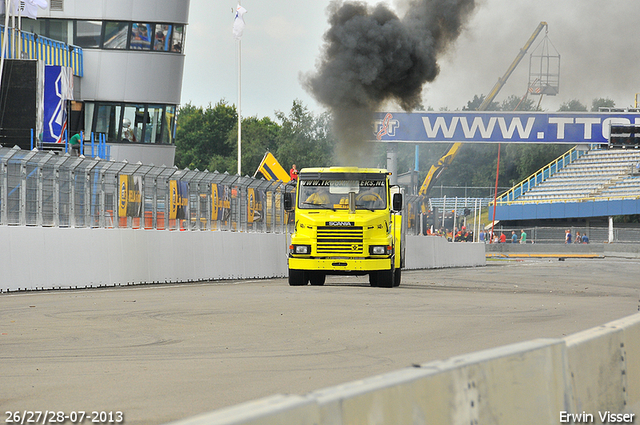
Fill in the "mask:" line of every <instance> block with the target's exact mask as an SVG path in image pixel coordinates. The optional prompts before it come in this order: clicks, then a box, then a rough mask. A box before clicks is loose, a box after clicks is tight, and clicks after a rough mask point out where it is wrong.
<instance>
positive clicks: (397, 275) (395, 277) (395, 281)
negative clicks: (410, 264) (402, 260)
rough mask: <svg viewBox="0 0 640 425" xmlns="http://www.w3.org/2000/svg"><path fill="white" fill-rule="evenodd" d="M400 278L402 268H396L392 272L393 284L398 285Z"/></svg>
mask: <svg viewBox="0 0 640 425" xmlns="http://www.w3.org/2000/svg"><path fill="white" fill-rule="evenodd" d="M401 280H402V269H396V271H395V272H394V273H393V286H400V281H401Z"/></svg>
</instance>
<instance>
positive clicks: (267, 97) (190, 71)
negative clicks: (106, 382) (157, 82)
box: [182, 0, 640, 118]
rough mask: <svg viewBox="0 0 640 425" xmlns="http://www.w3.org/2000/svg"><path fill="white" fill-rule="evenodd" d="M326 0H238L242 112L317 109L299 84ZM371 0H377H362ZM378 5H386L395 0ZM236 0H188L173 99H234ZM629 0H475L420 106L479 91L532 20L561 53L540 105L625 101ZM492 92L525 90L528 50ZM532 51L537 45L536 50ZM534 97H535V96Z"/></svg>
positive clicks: (321, 29)
mask: <svg viewBox="0 0 640 425" xmlns="http://www.w3.org/2000/svg"><path fill="white" fill-rule="evenodd" d="M329 3H330V1H329V0H294V1H291V0H287V1H285V0H270V1H266V0H242V1H241V4H242V6H243V7H244V8H245V9H247V13H246V15H245V22H246V27H245V31H244V35H243V36H242V74H241V75H242V115H243V116H245V117H247V116H258V117H259V118H262V117H265V116H269V117H272V118H274V117H275V114H274V112H275V111H282V112H285V113H288V112H289V110H290V109H291V106H292V104H293V101H294V99H300V100H301V101H302V102H303V104H304V105H306V106H307V107H308V108H309V109H310V110H311V111H312V112H314V113H319V112H321V111H323V110H324V109H323V107H322V106H321V105H319V104H318V103H317V102H316V101H315V100H314V99H313V97H311V95H309V94H308V93H307V92H306V91H305V90H304V89H303V87H302V85H301V84H300V74H301V73H308V72H310V71H313V70H314V69H315V66H316V63H317V59H318V57H319V56H320V51H321V47H322V44H323V38H322V37H323V34H324V33H325V31H326V30H327V29H328V23H327V14H326V8H327V5H328V4H329ZM367 3H370V4H376V3H379V1H374V0H367ZM383 3H387V4H388V5H389V7H390V8H392V9H395V7H394V5H395V0H393V1H392V0H390V1H388V2H383ZM236 5H237V0H215V1H210V0H191V7H190V13H189V26H188V29H187V41H186V45H185V54H186V59H185V68H184V79H183V84H182V104H186V103H188V102H191V103H192V104H194V105H196V106H206V105H207V104H208V103H209V102H211V103H212V104H215V103H216V102H218V101H220V100H221V99H226V100H227V102H228V103H230V104H234V105H237V103H238V65H237V42H236V40H235V39H234V38H233V36H232V33H231V29H232V24H233V18H234V14H233V13H232V9H235V7H236ZM638 16H640V1H638V0H615V1H612V0H535V1H531V0H479V1H478V2H477V6H476V9H475V11H474V12H473V14H472V15H471V18H470V19H469V21H468V23H467V25H466V27H465V30H464V31H463V33H462V35H461V36H460V37H459V39H458V40H457V42H456V43H455V44H454V45H453V46H451V48H450V49H449V51H448V52H447V54H446V55H445V56H443V57H442V58H440V60H439V64H440V68H441V71H440V74H439V76H438V77H437V78H436V79H435V81H434V82H433V83H428V84H426V85H425V87H424V90H423V104H424V105H425V106H426V107H432V108H434V109H435V110H438V109H440V108H443V107H447V108H449V109H450V110H456V109H462V107H463V106H465V105H466V103H467V101H469V100H471V99H472V98H473V96H474V95H476V94H477V95H480V94H487V93H488V92H489V91H490V90H491V88H492V87H493V85H494V84H495V83H496V81H497V80H498V78H499V77H501V76H502V75H503V74H504V73H505V71H506V70H507V68H508V67H509V65H510V64H511V62H512V61H513V60H514V58H515V57H516V55H517V54H518V52H519V50H520V48H521V47H522V46H523V45H524V44H525V42H526V41H527V40H528V39H529V37H530V36H531V34H532V33H533V31H534V30H535V28H536V27H537V26H538V24H539V23H540V21H546V22H547V23H548V24H549V27H548V31H549V32H548V38H549V40H550V41H551V43H552V45H553V46H554V47H555V49H556V50H557V52H558V53H559V54H560V58H561V59H560V93H559V95H558V96H555V97H549V96H545V97H544V98H543V99H542V103H541V107H542V108H543V109H544V110H548V111H556V110H557V109H558V107H559V106H560V104H561V103H563V102H567V101H569V100H571V99H578V100H580V101H581V102H582V103H583V104H585V105H586V106H587V107H590V106H591V101H592V100H593V99H594V98H596V97H604V98H607V97H608V98H610V99H613V100H614V101H615V103H616V106H618V107H629V106H633V104H634V101H635V94H636V93H640V37H639V36H638V30H639V27H640V25H639V24H638ZM543 38H544V32H543V33H542V34H541V35H540V36H539V37H538V38H537V40H536V42H535V43H534V44H533V46H532V48H531V49H530V50H529V52H528V54H527V55H526V56H525V58H524V59H523V60H522V62H521V63H520V65H519V66H518V68H517V69H516V71H515V72H514V73H513V75H512V76H511V78H510V79H509V81H508V82H507V84H506V85H505V87H504V88H503V89H502V91H501V92H500V94H499V95H498V97H497V100H498V101H502V100H503V99H505V98H506V97H507V96H509V95H517V96H522V95H524V94H525V91H526V89H527V84H528V79H529V53H531V52H533V51H534V49H535V48H536V47H538V46H539V43H540V42H541V41H542V40H543ZM538 52H539V51H538ZM534 99H535V100H536V102H537V100H538V97H534Z"/></svg>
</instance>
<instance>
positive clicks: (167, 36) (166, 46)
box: [153, 24, 172, 52]
mask: <svg viewBox="0 0 640 425" xmlns="http://www.w3.org/2000/svg"><path fill="white" fill-rule="evenodd" d="M171 29H172V26H171V25H168V24H156V35H155V42H154V43H153V50H156V51H160V52H168V51H170V50H171V36H172V34H171Z"/></svg>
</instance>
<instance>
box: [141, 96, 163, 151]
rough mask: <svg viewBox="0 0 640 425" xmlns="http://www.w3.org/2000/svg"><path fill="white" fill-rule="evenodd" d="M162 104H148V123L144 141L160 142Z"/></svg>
mask: <svg viewBox="0 0 640 425" xmlns="http://www.w3.org/2000/svg"><path fill="white" fill-rule="evenodd" d="M163 115H164V107H163V106H151V105H150V106H149V123H148V124H146V131H145V139H144V141H145V143H161V141H162V124H163V119H162V116H163Z"/></svg>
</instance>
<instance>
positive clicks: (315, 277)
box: [309, 272, 327, 286]
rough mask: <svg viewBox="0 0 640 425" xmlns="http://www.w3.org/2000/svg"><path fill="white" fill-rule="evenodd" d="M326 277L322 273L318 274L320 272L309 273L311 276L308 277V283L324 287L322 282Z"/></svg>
mask: <svg viewBox="0 0 640 425" xmlns="http://www.w3.org/2000/svg"><path fill="white" fill-rule="evenodd" d="M326 277H327V275H325V274H324V273H320V272H316V273H311V275H310V276H309V281H310V282H311V284H312V285H314V286H322V285H324V280H325V278H326Z"/></svg>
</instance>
